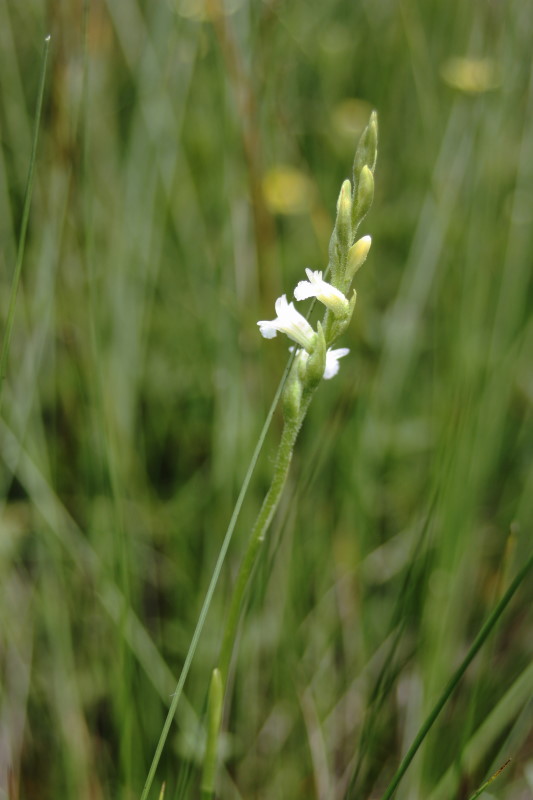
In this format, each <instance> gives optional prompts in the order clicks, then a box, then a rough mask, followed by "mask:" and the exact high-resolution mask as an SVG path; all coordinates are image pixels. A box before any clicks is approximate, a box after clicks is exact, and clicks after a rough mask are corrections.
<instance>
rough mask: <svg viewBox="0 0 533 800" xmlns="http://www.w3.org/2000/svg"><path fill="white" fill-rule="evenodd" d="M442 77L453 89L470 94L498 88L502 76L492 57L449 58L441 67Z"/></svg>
mask: <svg viewBox="0 0 533 800" xmlns="http://www.w3.org/2000/svg"><path fill="white" fill-rule="evenodd" d="M440 74H441V78H442V79H443V81H444V82H445V83H447V84H448V86H451V87H452V89H459V90H460V91H461V92H467V93H468V94H480V93H481V92H488V91H490V90H491V89H496V88H497V87H498V86H499V85H500V83H501V80H500V76H499V73H498V68H497V65H496V63H495V62H494V61H493V60H492V59H490V58H460V57H458V56H454V57H452V58H448V59H447V60H446V61H445V62H444V64H443V65H442V67H441V69H440Z"/></svg>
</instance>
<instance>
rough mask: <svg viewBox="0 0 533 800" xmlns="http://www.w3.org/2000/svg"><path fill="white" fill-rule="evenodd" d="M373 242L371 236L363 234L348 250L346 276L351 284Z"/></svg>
mask: <svg viewBox="0 0 533 800" xmlns="http://www.w3.org/2000/svg"><path fill="white" fill-rule="evenodd" d="M371 244H372V237H371V236H363V237H362V238H361V239H358V240H357V241H356V243H355V244H354V245H352V246H351V247H350V249H349V250H348V261H347V262H346V272H345V273H344V278H345V280H346V284H347V285H348V286H349V285H350V283H351V282H352V280H353V277H354V275H355V273H356V272H357V271H358V270H359V269H360V268H361V267H362V266H363V264H364V263H365V261H366V257H367V255H368V251H369V250H370V245H371Z"/></svg>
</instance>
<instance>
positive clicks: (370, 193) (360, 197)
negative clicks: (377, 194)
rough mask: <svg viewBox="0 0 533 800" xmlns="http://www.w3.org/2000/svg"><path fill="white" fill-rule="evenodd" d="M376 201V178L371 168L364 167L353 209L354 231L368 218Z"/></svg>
mask: <svg viewBox="0 0 533 800" xmlns="http://www.w3.org/2000/svg"><path fill="white" fill-rule="evenodd" d="M373 200H374V176H373V174H372V171H371V169H370V167H368V166H366V165H365V166H364V167H363V169H362V170H361V174H360V176H359V184H358V186H357V189H356V192H355V198H354V203H353V207H352V225H353V228H354V230H355V229H356V228H357V226H358V225H359V224H360V222H361V221H362V220H363V219H364V217H366V215H367V213H368V211H369V209H370V206H371V205H372V201H373Z"/></svg>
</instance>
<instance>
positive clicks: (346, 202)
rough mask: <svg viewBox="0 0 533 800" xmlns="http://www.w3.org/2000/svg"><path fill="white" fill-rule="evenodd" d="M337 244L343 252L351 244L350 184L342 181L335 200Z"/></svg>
mask: <svg viewBox="0 0 533 800" xmlns="http://www.w3.org/2000/svg"><path fill="white" fill-rule="evenodd" d="M335 232H336V234H337V242H338V243H339V245H340V246H341V247H342V248H343V250H345V249H346V248H348V247H349V246H350V245H351V243H352V184H351V183H350V181H349V180H348V179H346V180H345V181H344V183H343V184H342V187H341V191H340V194H339V199H338V200H337V220H336V222H335Z"/></svg>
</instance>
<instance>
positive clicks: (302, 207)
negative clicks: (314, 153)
mask: <svg viewBox="0 0 533 800" xmlns="http://www.w3.org/2000/svg"><path fill="white" fill-rule="evenodd" d="M314 194H315V186H314V183H313V182H312V180H311V179H310V178H308V177H307V175H305V173H303V172H301V171H300V170H299V169H296V168H295V167H289V166H283V165H278V166H275V167H272V168H271V169H269V170H268V171H267V172H266V173H265V175H264V177H263V195H264V198H265V203H266V204H267V206H268V208H269V209H270V211H272V212H273V213H274V214H286V215H290V214H305V213H306V212H307V211H309V210H310V209H311V208H312V206H313V200H314Z"/></svg>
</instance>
